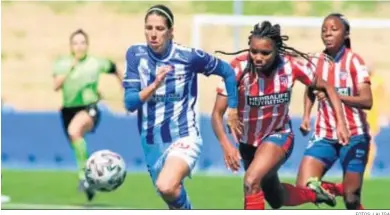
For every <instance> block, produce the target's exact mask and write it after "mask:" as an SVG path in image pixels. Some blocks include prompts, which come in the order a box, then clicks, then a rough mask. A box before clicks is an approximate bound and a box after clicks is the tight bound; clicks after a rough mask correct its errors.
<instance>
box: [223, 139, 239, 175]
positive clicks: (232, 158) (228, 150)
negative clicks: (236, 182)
mask: <svg viewBox="0 0 390 215" xmlns="http://www.w3.org/2000/svg"><path fill="white" fill-rule="evenodd" d="M224 145H225V146H224V147H223V158H224V160H225V165H226V168H228V170H230V171H232V172H233V173H237V172H238V170H240V163H241V155H240V152H239V151H238V150H237V148H236V147H234V146H233V145H232V144H231V143H227V144H224Z"/></svg>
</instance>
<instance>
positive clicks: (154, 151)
mask: <svg viewBox="0 0 390 215" xmlns="http://www.w3.org/2000/svg"><path fill="white" fill-rule="evenodd" d="M142 147H143V149H144V154H145V160H146V165H147V168H148V171H149V174H150V176H151V178H152V181H153V184H155V183H156V180H157V178H158V175H159V174H160V172H161V170H162V168H163V167H164V164H165V161H166V159H167V158H168V157H170V156H177V157H180V158H182V159H183V160H184V161H185V162H186V163H187V164H188V167H189V169H190V172H189V177H191V173H192V171H193V169H194V168H195V164H196V162H197V161H198V159H199V156H200V152H201V149H202V139H201V138H200V137H192V136H188V137H183V138H179V139H177V140H175V141H174V142H172V143H157V144H148V143H146V140H145V139H143V140H142Z"/></svg>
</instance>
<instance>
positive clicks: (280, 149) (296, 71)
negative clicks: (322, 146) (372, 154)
mask: <svg viewBox="0 0 390 215" xmlns="http://www.w3.org/2000/svg"><path fill="white" fill-rule="evenodd" d="M249 38H250V39H249V49H246V50H243V51H239V52H236V53H233V54H238V53H241V52H249V54H245V55H242V56H239V57H237V58H236V59H235V60H233V62H232V66H233V67H234V69H235V71H236V74H237V75H236V76H237V80H238V83H239V84H238V91H239V96H238V98H239V106H238V110H239V118H240V121H241V122H242V126H243V129H242V133H240V134H237V135H236V134H235V132H233V131H232V134H233V136H235V137H236V140H237V142H238V141H239V143H240V144H239V152H238V150H237V149H236V148H235V147H234V145H232V144H230V142H229V140H228V137H227V135H226V133H225V131H224V126H223V119H222V118H223V115H224V113H225V111H226V108H227V98H226V91H225V89H224V87H223V86H224V85H223V84H222V85H221V86H219V87H218V89H217V91H218V96H217V100H216V103H215V106H214V110H213V114H212V124H213V129H214V132H215V134H216V136H217V138H218V140H219V141H220V143H221V146H222V148H223V151H224V157H225V163H226V165H227V167H228V168H230V169H231V170H233V171H237V170H238V169H239V168H240V158H241V157H242V159H243V161H244V168H245V170H246V174H245V178H244V185H245V206H244V208H245V209H264V199H265V200H267V202H268V203H269V204H270V205H271V207H272V208H280V207H281V206H282V205H284V206H295V205H300V204H303V203H307V202H313V203H326V204H328V205H331V206H334V205H335V204H336V202H335V199H334V197H333V196H332V195H330V194H329V193H327V192H326V191H325V190H324V189H323V188H322V187H321V186H317V187H311V189H309V188H298V187H295V186H293V185H290V184H286V183H281V182H280V181H279V177H278V174H277V171H278V169H279V167H280V166H281V165H282V164H283V163H284V162H285V161H286V160H287V159H288V157H289V156H290V154H291V151H292V148H293V144H294V134H293V133H292V129H291V123H290V117H289V115H288V112H289V104H290V96H291V91H292V88H293V85H294V82H295V81H296V80H299V81H300V82H302V83H304V84H305V85H307V86H312V87H314V88H316V89H323V90H325V91H326V92H327V94H328V95H329V97H330V98H331V99H330V100H331V102H332V104H333V106H334V107H335V110H336V113H337V118H338V119H342V118H344V115H343V113H342V110H341V101H340V99H339V98H338V96H337V93H336V91H335V90H334V88H333V87H330V86H329V85H327V84H326V82H325V81H323V80H322V79H320V78H316V77H315V76H314V72H313V71H312V69H311V67H310V66H309V65H306V64H303V63H300V62H299V61H298V60H296V59H295V57H296V56H301V57H304V58H307V57H308V56H307V55H306V54H303V53H301V52H299V51H297V50H295V49H293V48H291V47H289V46H287V45H286V44H284V42H283V41H286V40H287V37H286V36H281V35H280V26H279V25H271V23H270V22H268V21H264V22H263V23H261V24H257V25H255V27H254V30H253V31H252V32H251V36H250V37H249ZM221 53H223V52H221ZM339 125H340V126H339V127H338V129H337V131H338V133H337V134H338V136H339V138H340V139H342V140H344V141H348V132H347V129H346V126H345V124H343V123H341V124H339Z"/></svg>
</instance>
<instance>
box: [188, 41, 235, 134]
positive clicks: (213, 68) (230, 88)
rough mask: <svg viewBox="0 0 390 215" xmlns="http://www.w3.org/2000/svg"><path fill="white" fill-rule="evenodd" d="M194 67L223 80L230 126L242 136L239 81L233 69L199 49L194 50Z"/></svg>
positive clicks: (198, 70)
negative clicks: (238, 109)
mask: <svg viewBox="0 0 390 215" xmlns="http://www.w3.org/2000/svg"><path fill="white" fill-rule="evenodd" d="M192 65H193V67H194V68H195V69H196V71H197V72H200V73H202V74H204V75H206V76H209V75H217V76H220V77H222V78H223V80H224V83H225V88H226V92H227V105H228V109H227V112H228V125H229V126H230V128H231V130H232V132H233V133H238V134H241V126H240V123H239V120H238V111H237V106H238V94H237V80H236V74H235V72H234V70H233V68H232V67H231V66H230V64H228V63H227V62H225V61H223V60H220V59H218V58H216V57H214V56H212V55H210V54H208V53H206V52H203V51H201V50H197V49H194V50H193V54H192Z"/></svg>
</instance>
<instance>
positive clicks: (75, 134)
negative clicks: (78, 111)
mask: <svg viewBox="0 0 390 215" xmlns="http://www.w3.org/2000/svg"><path fill="white" fill-rule="evenodd" d="M68 135H69V137H70V139H71V140H78V139H81V138H83V135H82V132H81V129H79V128H77V127H72V126H69V128H68Z"/></svg>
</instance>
